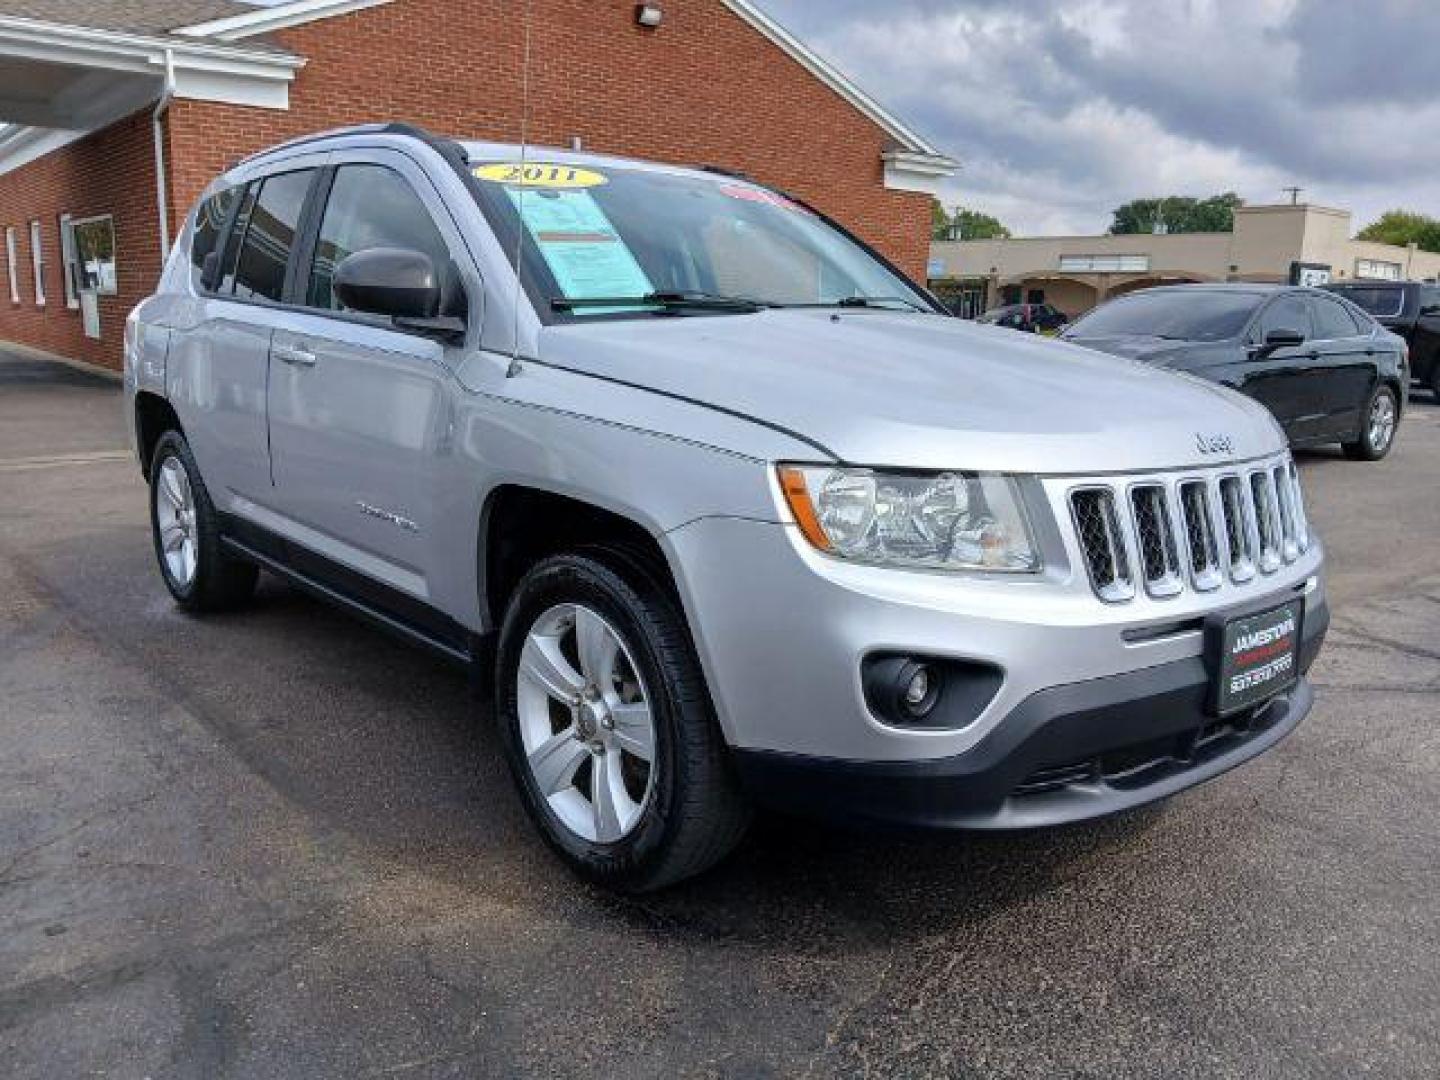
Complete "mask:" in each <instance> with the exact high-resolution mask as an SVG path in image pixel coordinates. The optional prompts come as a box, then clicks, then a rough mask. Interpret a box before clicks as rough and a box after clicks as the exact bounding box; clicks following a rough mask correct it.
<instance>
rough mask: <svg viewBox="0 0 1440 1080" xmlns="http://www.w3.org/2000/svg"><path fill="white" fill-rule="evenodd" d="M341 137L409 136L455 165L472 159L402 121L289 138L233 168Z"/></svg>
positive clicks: (451, 141)
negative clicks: (282, 151)
mask: <svg viewBox="0 0 1440 1080" xmlns="http://www.w3.org/2000/svg"><path fill="white" fill-rule="evenodd" d="M341 135H405V136H408V137H409V138H412V139H416V140H418V141H420V142H423V143H424V144H425V145H426V146H428V147H430V148H431V149H432V150H435V151H436V152H437V153H439V154H440V155H441V156H443V157H445V158H446V159H448V160H450V161H452V162H458V163H459V164H461V165H464V164H465V162H466V161H467V160H468V158H467V155H466V153H465V148H464V147H463V146H461V145H460V143H458V142H456V141H455V140H454V139H447V138H444V137H442V136H439V135H435V134H433V133H432V132H429V131H426V130H425V129H424V128H422V127H420V126H418V125H416V124H409V123H405V122H403V121H400V120H391V121H388V122H385V123H374V124H352V125H349V126H347V127H338V128H330V129H329V130H328V131H316V132H312V133H310V134H309V135H300V136H297V137H296V138H294V139H287V140H286V141H285V142H282V143H277V144H275V145H274V146H267V147H266V148H265V149H264V150H257V151H256V152H255V153H253V154H247V155H246V156H245V157H243V158H241V159H240V160H239V161H237V162H235V165H232V166H231V168H234V167H235V166H237V165H243V164H245V163H246V162H247V161H254V160H255V159H256V158H260V157H264V156H265V155H266V154H273V153H274V152H275V151H277V150H289V149H291V148H293V147H296V146H304V145H306V144H307V143H312V142H319V141H320V140H322V139H333V138H336V137H337V136H341Z"/></svg>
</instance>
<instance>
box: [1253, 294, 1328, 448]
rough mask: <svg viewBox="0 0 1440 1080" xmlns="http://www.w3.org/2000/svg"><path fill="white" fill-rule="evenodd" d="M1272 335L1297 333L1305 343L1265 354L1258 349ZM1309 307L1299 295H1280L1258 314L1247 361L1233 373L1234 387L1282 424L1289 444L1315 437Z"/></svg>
mask: <svg viewBox="0 0 1440 1080" xmlns="http://www.w3.org/2000/svg"><path fill="white" fill-rule="evenodd" d="M1271 330H1297V331H1299V332H1300V333H1301V334H1303V335H1304V336H1305V339H1306V340H1305V343H1304V344H1303V345H1299V346H1296V347H1294V348H1285V349H1276V350H1275V351H1274V352H1271V353H1268V354H1263V353H1262V352H1261V351H1259V350H1260V346H1261V345H1262V344H1263V343H1264V341H1265V335H1266V334H1267V333H1269V332H1270V331H1271ZM1313 336H1314V327H1313V326H1312V324H1311V320H1310V307H1309V305H1308V304H1307V303H1306V302H1305V299H1304V297H1303V296H1302V295H1301V294H1299V293H1283V294H1281V295H1280V296H1277V297H1276V298H1275V299H1274V300H1271V301H1270V302H1269V303H1268V304H1266V305H1265V307H1264V308H1262V309H1261V311H1260V315H1259V316H1258V317H1257V318H1256V320H1255V324H1254V327H1253V328H1252V330H1251V332H1250V351H1249V354H1248V356H1249V358H1248V359H1247V361H1246V362H1245V363H1244V364H1243V365H1242V366H1241V367H1240V369H1239V371H1238V372H1236V376H1235V377H1236V386H1237V387H1238V388H1239V389H1241V390H1243V391H1244V392H1245V393H1247V394H1249V395H1250V396H1251V397H1253V398H1254V399H1255V400H1256V401H1258V402H1260V403H1261V404H1262V405H1264V406H1265V407H1266V408H1267V409H1269V410H1270V412H1271V413H1272V414H1273V415H1274V417H1275V419H1276V420H1278V421H1280V426H1281V427H1283V428H1284V429H1285V434H1286V436H1287V437H1289V438H1290V439H1291V440H1292V441H1304V440H1305V439H1308V438H1313V437H1314V429H1315V415H1314V414H1315V411H1316V404H1315V401H1314V399H1313V397H1312V395H1311V389H1310V375H1311V373H1312V371H1313V369H1314V366H1315V362H1316V361H1315V351H1314V348H1313V346H1312V343H1311V341H1310V339H1311V338H1312V337H1313Z"/></svg>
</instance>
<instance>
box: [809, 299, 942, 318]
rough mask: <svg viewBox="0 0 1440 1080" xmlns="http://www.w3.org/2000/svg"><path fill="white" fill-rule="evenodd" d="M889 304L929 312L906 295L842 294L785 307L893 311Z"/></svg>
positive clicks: (928, 309) (929, 312)
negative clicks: (836, 297) (836, 298)
mask: <svg viewBox="0 0 1440 1080" xmlns="http://www.w3.org/2000/svg"><path fill="white" fill-rule="evenodd" d="M891 304H903V305H904V306H905V308H906V309H908V310H910V311H923V312H925V313H927V314H931V313H932V312H931V310H930V308H928V307H926V306H925V305H924V304H922V303H920V302H919V301H916V300H911V299H910V298H909V297H908V296H842V297H841V298H840V299H839V300H822V301H820V302H819V303H813V304H786V305H785V306H786V307H801V308H827V307H848V308H875V309H877V310H881V311H894V310H895V309H894V308H892V307H890V306H889V305H891Z"/></svg>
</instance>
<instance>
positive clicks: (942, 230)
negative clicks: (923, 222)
mask: <svg viewBox="0 0 1440 1080" xmlns="http://www.w3.org/2000/svg"><path fill="white" fill-rule="evenodd" d="M930 239H932V240H949V239H950V213H949V211H947V210H946V209H945V207H943V206H941V205H940V200H939V199H931V200H930Z"/></svg>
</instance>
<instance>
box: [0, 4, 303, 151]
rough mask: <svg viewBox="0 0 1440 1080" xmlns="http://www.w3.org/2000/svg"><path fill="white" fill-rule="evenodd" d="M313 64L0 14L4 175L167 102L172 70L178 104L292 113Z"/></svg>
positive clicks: (264, 52)
mask: <svg viewBox="0 0 1440 1080" xmlns="http://www.w3.org/2000/svg"><path fill="white" fill-rule="evenodd" d="M304 63H305V61H304V59H303V58H301V57H298V56H294V55H291V54H290V53H285V52H281V51H278V50H274V49H253V48H245V47H241V46H235V45H229V44H217V43H213V42H203V41H194V40H188V39H176V38H173V37H168V36H164V37H160V36H149V35H144V34H133V33H125V32H119V31H113V30H102V29H96V28H93V27H85V26H69V25H64V24H59V23H50V22H42V21H39V20H35V19H24V18H19V17H16V16H9V15H0V172H5V171H9V170H10V169H13V168H15V167H17V166H18V165H20V164H24V162H26V161H30V160H33V159H34V158H35V157H37V156H39V154H41V153H46V152H48V151H49V150H52V149H54V148H55V146H57V145H62V144H63V142H66V141H69V140H71V139H73V138H76V137H78V135H80V134H84V133H86V132H89V131H93V130H95V129H96V128H99V127H103V126H104V125H105V124H108V123H111V122H113V121H115V120H118V119H119V118H120V117H122V116H127V115H129V114H130V113H133V112H135V111H136V110H137V109H140V108H143V107H144V106H145V105H147V104H149V103H150V102H153V101H156V100H158V99H159V98H160V97H161V95H162V94H164V92H165V89H166V71H167V68H168V70H169V71H170V73H171V78H172V79H173V82H172V84H171V87H170V89H171V92H172V93H173V94H174V96H176V97H181V98H195V99H198V100H202V101H221V102H227V103H231V104H239V105H253V106H258V107H260V108H268V109H284V108H287V107H288V105H289V100H290V95H289V90H290V83H291V81H293V80H294V78H295V73H296V72H297V71H298V70H299V69H300V67H301V66H302V65H303V64H304ZM6 125H8V126H6ZM32 129H40V130H38V131H37V130H32Z"/></svg>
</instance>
